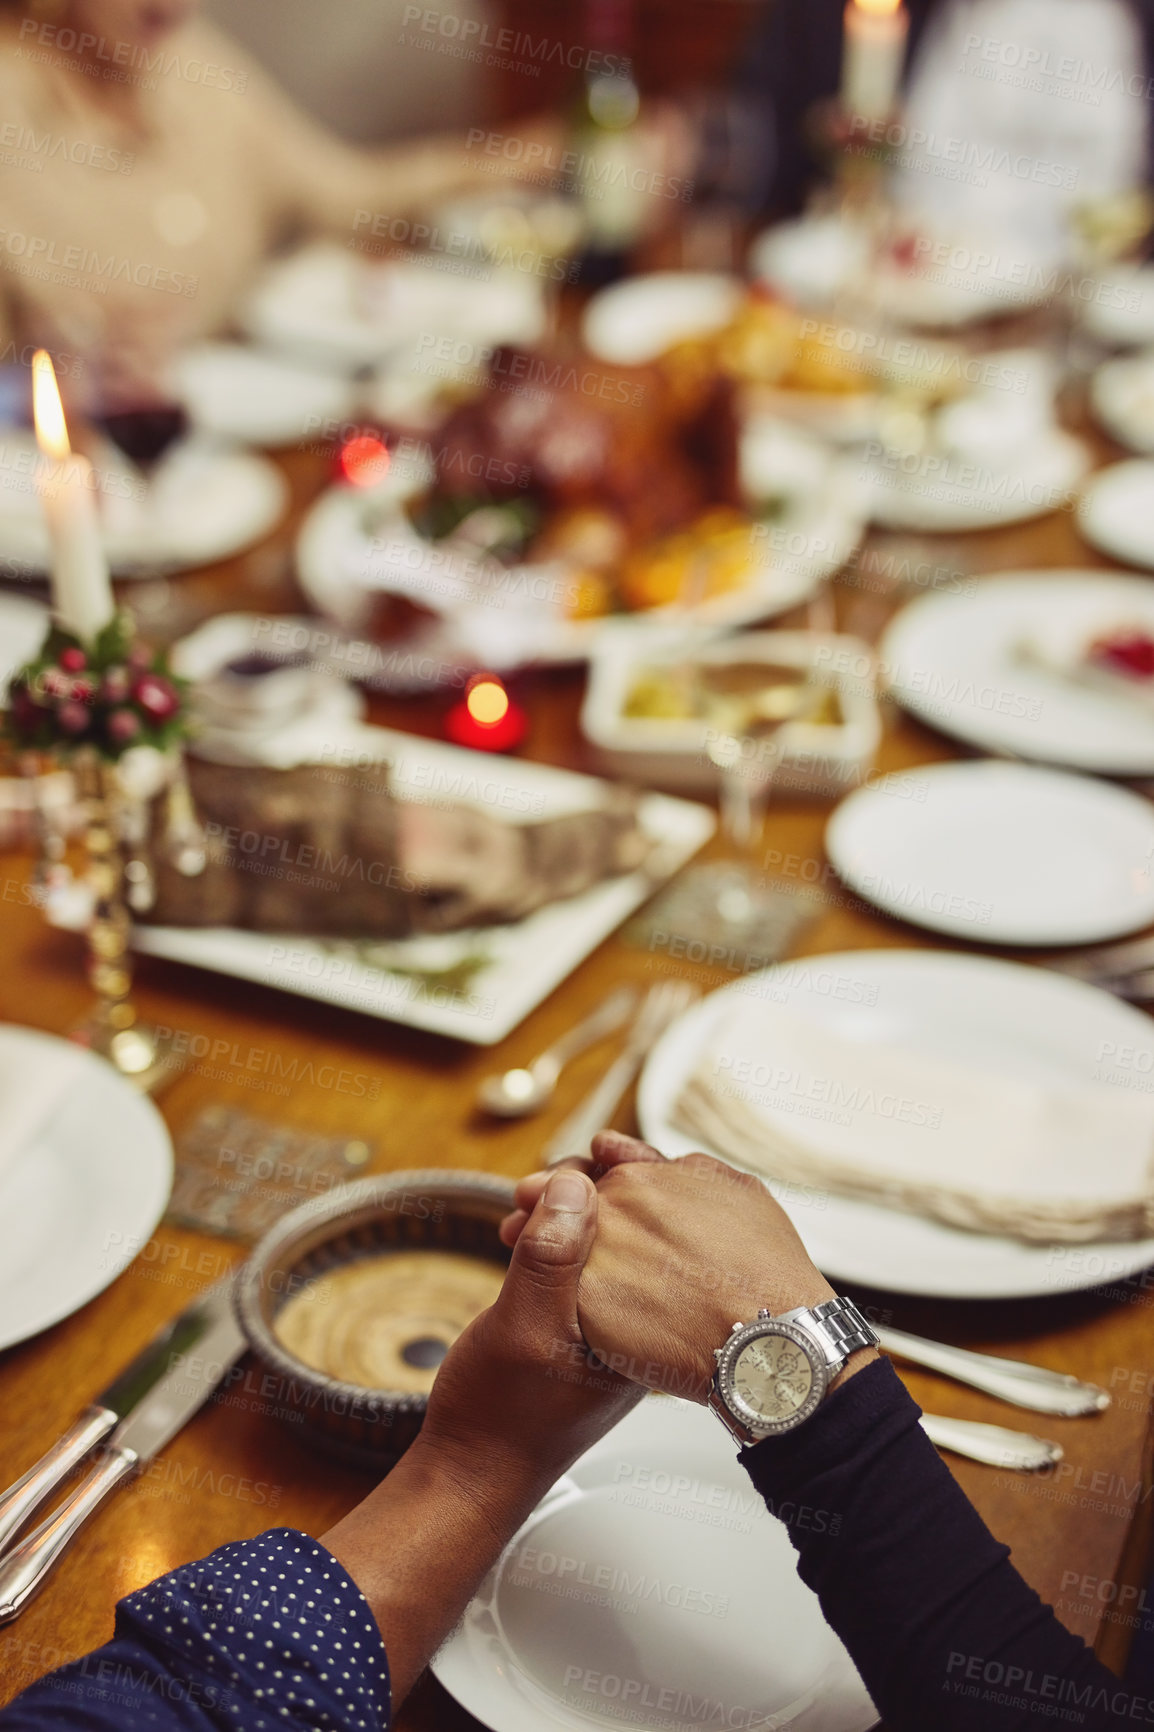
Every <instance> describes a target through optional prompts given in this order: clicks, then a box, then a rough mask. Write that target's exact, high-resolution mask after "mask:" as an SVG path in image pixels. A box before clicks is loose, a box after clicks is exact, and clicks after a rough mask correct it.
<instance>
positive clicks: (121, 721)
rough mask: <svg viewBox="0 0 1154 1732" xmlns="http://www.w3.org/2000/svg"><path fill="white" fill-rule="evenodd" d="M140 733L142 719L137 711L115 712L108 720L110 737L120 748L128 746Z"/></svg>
mask: <svg viewBox="0 0 1154 1732" xmlns="http://www.w3.org/2000/svg"><path fill="white" fill-rule="evenodd" d="M139 732H140V717H139V716H138V715H137V713H136V711H135V710H113V711H112V714H111V715H110V716H109V718H108V733H109V737H110V738H111V739H113V740H115V741H116V743H117V745H118V746H126V745H127V744H128V742H129V740H135V738H136V736H137V735H138V734H139Z"/></svg>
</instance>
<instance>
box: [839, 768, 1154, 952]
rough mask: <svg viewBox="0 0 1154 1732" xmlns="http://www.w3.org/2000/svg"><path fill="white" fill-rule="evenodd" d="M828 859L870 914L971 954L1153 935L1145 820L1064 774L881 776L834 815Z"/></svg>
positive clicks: (1092, 784)
mask: <svg viewBox="0 0 1154 1732" xmlns="http://www.w3.org/2000/svg"><path fill="white" fill-rule="evenodd" d="M825 847H826V853H827V854H828V855H829V858H830V860H831V861H832V862H833V865H834V866H835V867H836V869H837V871H838V873H839V875H840V876H841V878H842V880H843V881H844V882H845V883H846V884H847V885H848V886H849V887H850V889H851V890H856V891H857V892H858V894H859V895H861V896H864V897H865V898H866V900H867V901H869V902H872V903H874V904H875V905H876V906H877V907H878V908H881V909H884V911H885V912H886V913H887V914H893V915H895V916H896V917H897V918H898V919H899V920H908V921H910V922H912V924H913V925H915V926H926V927H928V928H929V929H930V931H931V932H946V933H949V934H950V936H951V937H954V938H964V939H968V940H969V942H970V943H971V944H1022V945H1026V944H1037V945H1052V946H1058V945H1063V944H1095V943H1097V942H1099V941H1100V940H1102V939H1106V938H1118V937H1121V935H1122V934H1123V933H1127V932H1136V931H1137V930H1138V929H1139V928H1140V927H1142V926H1148V925H1149V924H1150V922H1151V921H1154V807H1152V806H1151V804H1150V802H1149V801H1148V800H1142V799H1140V798H1139V797H1138V795H1137V794H1131V793H1130V792H1129V791H1128V790H1126V789H1124V788H1118V787H1114V786H1113V785H1112V784H1110V783H1108V782H1098V781H1094V780H1092V779H1091V778H1090V777H1088V776H1074V775H1070V774H1069V773H1067V772H1065V771H1062V770H1050V769H1039V768H1037V767H1036V766H1034V765H1030V764H1001V763H991V762H985V763H970V764H930V765H926V766H922V767H919V768H918V769H916V770H908V771H904V772H903V773H902V774H901V775H898V776H883V777H881V778H880V780H878V781H876V782H872V783H871V784H870V785H869V786H868V787H865V788H858V789H857V790H856V791H855V792H854V793H852V794H850V795H849V797H848V798H847V799H845V800H843V801H842V803H841V805H840V806H839V807H838V808H837V810H836V811H835V812H834V814H833V816H832V817H831V818H830V820H829V823H828V824H827V825H826V832H825Z"/></svg>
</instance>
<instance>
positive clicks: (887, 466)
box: [863, 427, 1090, 533]
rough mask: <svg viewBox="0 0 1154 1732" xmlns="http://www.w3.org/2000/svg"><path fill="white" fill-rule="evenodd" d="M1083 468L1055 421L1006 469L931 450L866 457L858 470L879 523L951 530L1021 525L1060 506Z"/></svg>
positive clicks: (1084, 455) (1086, 458) (1077, 448)
mask: <svg viewBox="0 0 1154 1732" xmlns="http://www.w3.org/2000/svg"><path fill="white" fill-rule="evenodd" d="M1089 466H1090V453H1089V451H1088V449H1087V447H1086V446H1085V445H1084V444H1083V443H1082V441H1081V440H1080V439H1075V437H1074V435H1073V434H1072V433H1065V432H1063V431H1062V430H1061V429H1060V428H1058V427H1053V428H1050V429H1048V430H1047V432H1045V433H1044V434H1042V435H1039V436H1037V437H1036V438H1035V439H1034V440H1033V441H1032V442H1031V443H1030V444H1029V445H1028V446H1026V447H1025V448H1024V449H1023V450H1022V452H1021V456H1020V459H1019V461H1018V462H1017V463H1016V464H1015V465H1014V466H1013V467H1012V468H1011V467H1002V466H1001V465H1000V464H999V465H998V466H997V467H996V468H991V467H989V466H988V465H987V464H985V463H983V462H982V460H981V459H980V458H973V459H967V458H961V457H958V456H956V455H951V454H950V453H947V452H944V451H941V452H939V451H933V452H930V453H928V454H925V455H922V456H920V457H913V458H896V457H889V456H883V457H877V456H874V455H871V456H870V457H869V458H868V460H867V461H866V463H865V464H864V465H863V475H864V478H865V479H866V480H867V481H868V483H869V485H870V487H871V491H872V498H873V503H872V510H871V516H872V519H873V521H874V523H876V524H877V525H878V526H879V527H880V528H882V529H897V530H911V531H916V530H940V531H943V532H946V533H952V532H955V531H958V530H965V529H994V528H997V527H1000V526H1004V525H1005V524H1008V523H1026V522H1028V521H1029V520H1030V519H1031V518H1034V517H1044V516H1045V515H1046V514H1047V512H1050V511H1060V510H1063V509H1065V508H1067V507H1068V506H1070V505H1071V504H1072V503H1073V497H1074V490H1075V488H1076V487H1077V486H1078V483H1079V482H1080V481H1081V479H1082V477H1083V476H1084V475H1085V473H1086V471H1087V469H1088V468H1089Z"/></svg>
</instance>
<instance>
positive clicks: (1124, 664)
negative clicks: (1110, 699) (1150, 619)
mask: <svg viewBox="0 0 1154 1732" xmlns="http://www.w3.org/2000/svg"><path fill="white" fill-rule="evenodd" d="M1090 657H1091V660H1093V661H1096V662H1103V663H1105V665H1106V666H1107V667H1109V668H1113V669H1114V671H1115V672H1116V673H1120V674H1126V675H1127V676H1128V677H1129V678H1130V679H1138V680H1148V679H1151V678H1154V637H1150V635H1149V634H1148V633H1147V632H1144V631H1140V630H1134V631H1120V632H1116V633H1115V634H1114V636H1113V637H1104V638H1099V640H1098V642H1097V643H1096V644H1094V646H1093V647H1092V649H1091V651H1090Z"/></svg>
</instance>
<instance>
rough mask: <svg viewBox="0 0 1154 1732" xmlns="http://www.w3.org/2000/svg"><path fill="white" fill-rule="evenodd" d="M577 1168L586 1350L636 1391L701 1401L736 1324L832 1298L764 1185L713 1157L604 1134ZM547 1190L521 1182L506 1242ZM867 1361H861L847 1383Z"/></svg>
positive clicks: (535, 1181)
mask: <svg viewBox="0 0 1154 1732" xmlns="http://www.w3.org/2000/svg"><path fill="white" fill-rule="evenodd" d="M581 1165H582V1166H583V1167H584V1168H585V1170H587V1171H589V1172H590V1174H591V1175H592V1176H593V1177H595V1178H596V1180H597V1190H598V1205H599V1206H598V1218H597V1238H596V1241H595V1243H594V1246H593V1250H592V1252H591V1253H590V1255H589V1258H588V1260H587V1262H586V1264H585V1269H584V1272H583V1274H582V1276H581V1284H580V1288H579V1292H578V1315H579V1317H580V1321H581V1328H582V1332H583V1334H584V1336H585V1339H586V1341H587V1342H588V1343H589V1345H590V1346H591V1347H592V1348H593V1349H594V1351H595V1352H596V1353H597V1355H598V1357H599V1358H600V1359H602V1360H603V1361H604V1362H605V1364H606V1365H608V1366H610V1367H611V1368H613V1369H614V1370H617V1371H619V1372H621V1373H623V1374H624V1375H625V1376H626V1377H629V1378H631V1379H633V1380H634V1381H635V1382H638V1383H642V1384H645V1385H647V1386H648V1387H649V1388H653V1389H664V1390H666V1391H668V1392H669V1393H670V1394H674V1395H681V1396H684V1397H686V1399H688V1400H690V1401H701V1402H703V1401H705V1399H706V1398H707V1396H708V1394H709V1386H710V1381H711V1379H712V1376H713V1368H714V1358H713V1353H714V1349H715V1348H717V1347H720V1346H721V1345H722V1343H723V1342H724V1341H725V1339H726V1337H727V1336H728V1335H729V1332H730V1330H731V1329H732V1327H733V1325H734V1323H737V1322H742V1323H746V1322H749V1321H750V1319H751V1318H753V1317H754V1316H756V1314H757V1312H758V1311H759V1310H760V1309H761V1308H762V1307H763V1306H764V1307H766V1308H768V1309H769V1310H770V1311H772V1312H774V1313H775V1314H778V1313H780V1312H782V1311H790V1310H792V1309H793V1308H794V1307H795V1306H798V1305H820V1304H822V1302H823V1301H824V1300H826V1299H832V1298H833V1297H834V1291H833V1288H832V1287H831V1286H830V1285H829V1283H828V1282H827V1281H826V1280H825V1278H824V1276H823V1275H821V1274H820V1273H819V1271H818V1270H817V1269H816V1268H815V1267H814V1265H813V1264H812V1263H811V1261H810V1259H809V1257H808V1256H807V1254H806V1250H805V1247H804V1246H803V1244H802V1242H801V1240H800V1238H799V1237H798V1235H797V1232H796V1230H795V1228H794V1226H793V1224H792V1222H791V1221H790V1219H789V1217H788V1216H787V1215H786V1213H785V1211H784V1210H783V1209H782V1208H781V1206H780V1204H778V1203H777V1202H776V1201H775V1200H774V1198H773V1197H772V1196H771V1195H770V1193H769V1191H768V1190H767V1189H766V1188H765V1186H764V1185H763V1184H762V1183H761V1181H760V1180H759V1179H757V1178H754V1177H753V1176H752V1175H750V1174H746V1173H739V1172H737V1171H735V1169H734V1168H733V1167H729V1166H726V1165H725V1163H724V1162H722V1161H716V1160H713V1159H712V1158H711V1157H710V1156H708V1155H687V1156H686V1157H685V1158H684V1159H683V1160H678V1161H666V1160H664V1159H663V1158H662V1157H661V1155H659V1154H658V1152H657V1150H656V1149H653V1148H651V1147H650V1146H649V1145H648V1144H647V1143H640V1142H637V1141H636V1139H634V1138H631V1137H623V1136H621V1135H620V1133H618V1132H615V1131H607V1132H602V1133H601V1134H600V1135H599V1136H597V1137H595V1138H594V1140H593V1154H592V1159H591V1160H590V1161H588V1162H583V1163H581ZM542 1182H543V1179H542V1175H539V1174H534V1175H532V1177H531V1178H529V1179H525V1180H523V1181H522V1183H521V1184H520V1185H519V1186H518V1189H517V1199H516V1200H517V1204H518V1212H517V1213H515V1214H513V1215H510V1216H508V1217H507V1218H506V1221H505V1223H504V1224H503V1228H502V1233H503V1236H504V1238H505V1239H506V1242H507V1243H508V1242H510V1241H515V1239H516V1235H517V1233H518V1231H519V1230H520V1228H521V1226H522V1225H523V1223H524V1220H525V1219H526V1218H527V1217H526V1215H525V1211H526V1210H527V1209H529V1208H531V1207H532V1206H533V1202H534V1200H535V1197H536V1196H537V1194H538V1193H539V1189H540V1186H541V1184H542ZM867 1357H868V1358H873V1357H874V1355H873V1352H872V1350H871V1351H870V1352H869V1354H868V1355H866V1354H864V1353H863V1354H855V1355H854V1357H853V1359H852V1360H851V1361H850V1364H849V1365H848V1366H847V1367H846V1369H845V1371H844V1372H843V1373H842V1376H843V1377H844V1376H849V1375H851V1374H852V1372H853V1371H855V1370H857V1369H858V1368H859V1367H860V1366H861V1365H862V1364H864V1363H866V1360H867Z"/></svg>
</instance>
